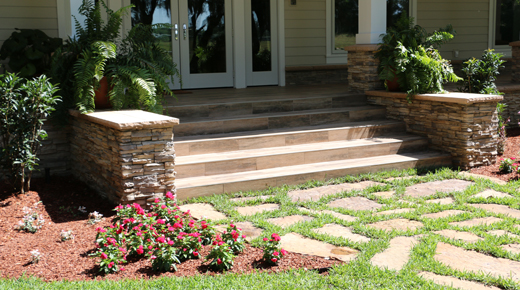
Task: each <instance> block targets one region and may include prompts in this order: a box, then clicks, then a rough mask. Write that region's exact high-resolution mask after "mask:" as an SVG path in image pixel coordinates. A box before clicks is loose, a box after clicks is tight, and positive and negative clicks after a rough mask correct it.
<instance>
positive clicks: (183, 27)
mask: <svg viewBox="0 0 520 290" xmlns="http://www.w3.org/2000/svg"><path fill="white" fill-rule="evenodd" d="M182 30H183V34H184V40H186V36H187V33H186V23H184V24H183V25H182Z"/></svg>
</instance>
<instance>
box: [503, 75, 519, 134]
mask: <svg viewBox="0 0 520 290" xmlns="http://www.w3.org/2000/svg"><path fill="white" fill-rule="evenodd" d="M498 90H499V91H500V92H502V93H504V95H503V96H504V100H503V101H502V102H501V103H504V104H506V105H507V107H506V108H505V110H504V112H503V113H502V117H503V118H504V120H507V119H508V118H509V119H510V121H509V123H508V124H507V125H508V127H518V126H519V123H520V114H519V113H518V112H519V111H520V85H513V84H511V85H507V86H498Z"/></svg>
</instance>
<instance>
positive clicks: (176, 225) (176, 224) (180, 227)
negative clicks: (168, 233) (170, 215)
mask: <svg viewBox="0 0 520 290" xmlns="http://www.w3.org/2000/svg"><path fill="white" fill-rule="evenodd" d="M173 227H174V228H176V229H182V225H181V224H180V223H174V224H173Z"/></svg>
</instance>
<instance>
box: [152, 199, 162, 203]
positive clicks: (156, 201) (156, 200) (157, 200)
mask: <svg viewBox="0 0 520 290" xmlns="http://www.w3.org/2000/svg"><path fill="white" fill-rule="evenodd" d="M153 202H155V203H159V202H161V201H160V200H159V199H158V198H156V199H155V200H154V201H153Z"/></svg>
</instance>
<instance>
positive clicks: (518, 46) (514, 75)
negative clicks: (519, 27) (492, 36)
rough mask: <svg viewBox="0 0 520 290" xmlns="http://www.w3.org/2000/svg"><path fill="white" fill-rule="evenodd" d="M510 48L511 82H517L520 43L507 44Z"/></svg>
mask: <svg viewBox="0 0 520 290" xmlns="http://www.w3.org/2000/svg"><path fill="white" fill-rule="evenodd" d="M509 46H511V52H512V57H513V58H512V59H511V60H510V61H511V63H512V67H511V81H512V82H519V81H520V41H515V42H511V43H509Z"/></svg>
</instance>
